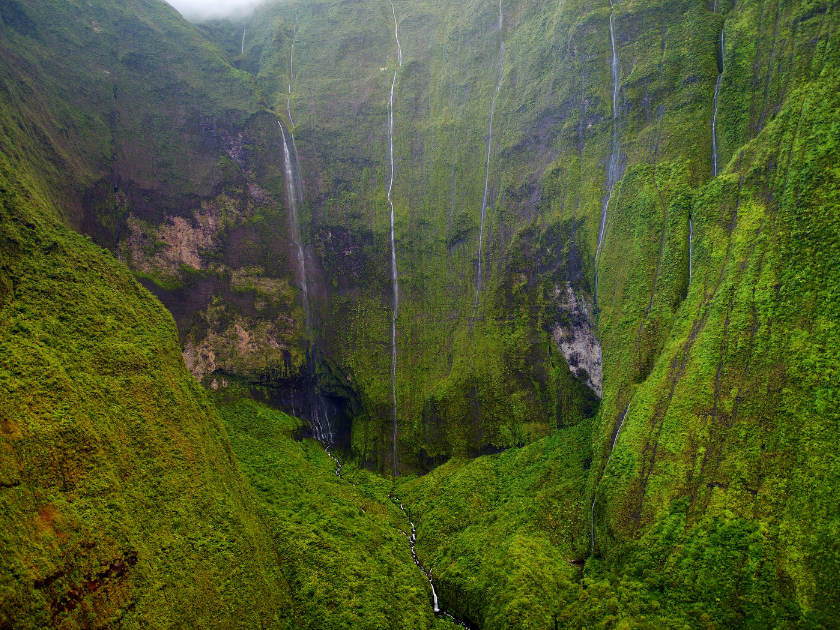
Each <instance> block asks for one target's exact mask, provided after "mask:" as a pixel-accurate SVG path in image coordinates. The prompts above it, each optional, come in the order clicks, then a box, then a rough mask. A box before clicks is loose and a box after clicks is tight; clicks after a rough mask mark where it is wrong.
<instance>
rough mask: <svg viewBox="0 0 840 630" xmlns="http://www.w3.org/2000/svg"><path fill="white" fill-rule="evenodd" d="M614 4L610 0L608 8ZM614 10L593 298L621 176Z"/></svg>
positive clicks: (619, 76)
mask: <svg viewBox="0 0 840 630" xmlns="http://www.w3.org/2000/svg"><path fill="white" fill-rule="evenodd" d="M614 6H615V5H614V4H613V2H612V0H610V8H611V9H612V8H613V7H614ZM613 17H614V11H612V10H611V11H610V47H611V49H612V56H611V58H610V74H611V75H612V119H613V124H612V147H611V149H610V157H609V161H608V162H607V194H606V195H604V199H603V201H602V202H601V221H600V223H599V225H598V241H597V244H596V246H595V300H596V302H597V300H598V259H599V257H600V255H601V248H602V247H603V245H604V234H605V232H606V229H607V210H608V209H609V205H610V201H611V200H612V194H613V189H614V188H615V185H616V184H617V183H618V180H619V179H620V178H621V163H620V156H619V151H620V147H619V133H618V114H619V111H618V88H619V83H620V82H621V67H620V65H619V61H618V50H617V49H616V46H615V24H614V21H613Z"/></svg>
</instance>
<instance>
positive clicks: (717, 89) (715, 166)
mask: <svg viewBox="0 0 840 630" xmlns="http://www.w3.org/2000/svg"><path fill="white" fill-rule="evenodd" d="M724 54H725V46H724V35H723V31H721V32H720V72H719V73H718V77H717V82H716V83H715V99H714V113H713V114H712V177H717V174H718V142H717V115H718V102H719V97H720V83H721V79H723V63H724V62H723V56H724Z"/></svg>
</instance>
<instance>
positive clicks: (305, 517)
mask: <svg viewBox="0 0 840 630" xmlns="http://www.w3.org/2000/svg"><path fill="white" fill-rule="evenodd" d="M217 400H218V401H219V409H220V413H221V417H222V421H223V422H224V424H225V426H226V427H227V429H228V433H229V435H230V440H231V444H232V446H233V451H234V453H235V454H236V457H237V460H238V461H239V462H240V464H241V466H242V469H243V471H244V473H245V475H246V477H247V478H248V480H249V481H250V483H251V485H252V487H253V488H254V490H255V492H256V494H257V497H258V499H259V509H260V513H261V515H262V518H263V520H264V522H265V523H266V524H267V526H268V531H269V532H270V533H271V535H272V538H273V540H274V541H275V545H276V546H277V553H278V557H279V558H280V559H281V563H282V566H283V567H284V575H285V576H286V579H287V580H288V582H289V585H290V586H291V588H292V593H293V597H294V626H295V627H297V628H324V629H326V628H382V629H383V630H384V629H387V628H395V627H396V628H432V627H436V628H448V627H452V626H451V625H450V624H449V623H448V622H447V621H446V620H445V619H440V620H435V617H434V615H433V614H432V608H431V601H430V600H431V592H430V589H429V583H428V581H427V580H426V578H425V577H424V576H423V574H422V572H421V571H420V570H419V569H417V567H415V566H414V563H413V562H412V559H411V552H410V547H409V544H408V540H407V538H406V532H408V533H410V531H411V530H410V527H409V524H408V520H407V518H406V516H405V514H403V513H402V512H401V511H400V510H399V508H398V507H397V506H396V505H395V504H394V503H393V502H392V501H391V500H390V499H389V490H390V483H389V482H387V481H385V480H383V479H382V478H381V477H378V476H376V475H373V474H372V473H370V472H367V471H364V470H359V469H358V468H356V467H355V466H353V465H347V466H346V467H344V468H343V469H342V477H341V478H339V477H338V476H336V474H335V468H336V466H335V462H334V461H333V460H332V459H330V457H329V456H328V455H327V453H326V452H325V451H324V449H323V447H322V446H321V445H320V444H318V443H317V442H314V441H312V440H304V441H295V439H294V435H295V434H296V433H297V431H298V430H299V429H300V425H301V423H300V420H297V419H295V418H292V417H290V416H287V415H285V414H283V413H282V412H279V411H275V410H272V409H271V408H269V407H266V406H264V405H261V404H258V403H255V402H253V401H249V400H244V399H241V398H238V397H237V396H236V395H235V394H234V395H232V392H231V391H228V392H225V393H224V394H222V395H220V396H218V397H217Z"/></svg>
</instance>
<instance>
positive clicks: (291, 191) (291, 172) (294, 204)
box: [277, 120, 312, 341]
mask: <svg viewBox="0 0 840 630" xmlns="http://www.w3.org/2000/svg"><path fill="white" fill-rule="evenodd" d="M277 125H278V126H279V127H280V134H281V135H282V136H283V174H284V177H285V180H286V197H287V200H288V202H289V224H290V227H291V232H292V241H293V242H294V244H295V249H296V250H297V255H298V267H299V272H300V288H301V291H302V292H303V310H304V314H305V317H306V320H305V326H306V337H307V340H310V341H311V338H312V321H311V319H310V312H309V287H308V284H307V281H306V257H305V256H304V253H303V240H302V239H301V237H300V228H299V227H298V204H299V203H300V202H301V201H302V200H303V182H302V180H301V178H300V169H299V168H298V167H297V150H294V153H293V152H292V151H291V150H290V149H289V143H288V141H287V140H286V131H285V129H283V125H282V124H281V123H280V121H279V120H278V121H277ZM291 140H292V143H293V144H292V149H296V148H295V146H294V136H292V138H291Z"/></svg>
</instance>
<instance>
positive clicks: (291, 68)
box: [286, 14, 298, 130]
mask: <svg viewBox="0 0 840 630" xmlns="http://www.w3.org/2000/svg"><path fill="white" fill-rule="evenodd" d="M297 26H298V19H297V14H295V27H294V31H293V32H292V49H291V50H290V51H289V89H288V90H287V91H286V115H287V116H288V117H289V124H290V125H291V128H292V130H294V128H295V121H294V119H292V80H293V79H294V78H295V40H296V39H297Z"/></svg>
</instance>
